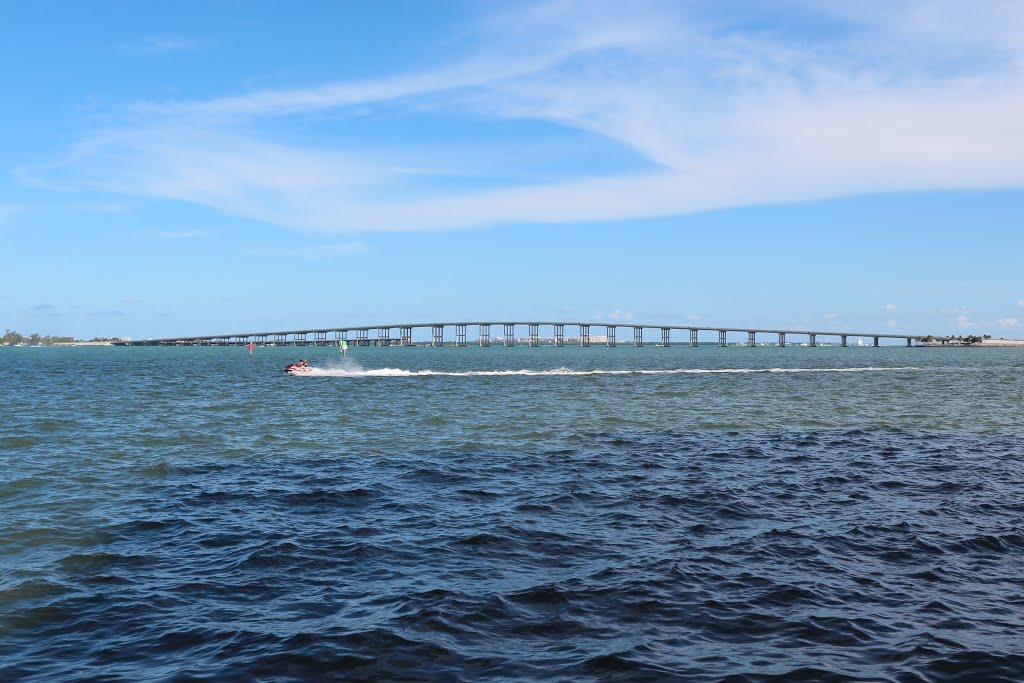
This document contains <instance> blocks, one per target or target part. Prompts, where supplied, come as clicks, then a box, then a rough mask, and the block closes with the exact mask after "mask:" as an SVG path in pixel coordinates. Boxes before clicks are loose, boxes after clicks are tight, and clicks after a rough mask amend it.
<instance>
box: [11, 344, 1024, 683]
mask: <svg viewBox="0 0 1024 683" xmlns="http://www.w3.org/2000/svg"><path fill="white" fill-rule="evenodd" d="M299 356H303V357H306V358H308V359H309V360H310V361H311V364H313V365H314V366H316V367H317V368H318V369H319V370H318V372H315V373H313V375H314V376H309V377H290V376H286V375H285V374H284V373H283V372H281V368H282V367H283V366H284V365H285V364H287V363H289V362H291V361H294V360H296V359H297V358H298V357H299ZM0 361H2V362H0V405H2V406H3V421H2V423H0V680H18V681H22V680H27V681H54V680H63V681H76V680H90V681H93V680H101V681H222V680H229V681H257V680H258V681H301V680H339V679H344V680H350V679H356V680H517V681H521V680H527V681H529V680H545V681H547V680H595V679H601V680H629V681H633V680H657V681H664V680H679V681H730V682H740V681H752V682H755V681H756V682H762V681H801V680H803V681H900V682H910V681H1014V682H1018V681H1021V680H1024V636H1022V634H1024V629H1022V624H1021V615H1022V614H1024V572H1022V570H1021V566H1024V466H1022V457H1024V417H1022V414H1024V400H1022V396H1024V353H1021V352H1019V351H1017V350H1014V349H991V350H989V349H958V350H953V349H906V348H884V347H883V348H879V349H871V348H868V349H858V348H847V349H841V348H829V347H824V348H816V349H811V348H799V347H790V348H785V349H779V348H760V347H759V348H738V347H730V348H725V349H719V348H709V347H702V348H698V349H690V348H686V347H673V348H669V349H664V348H654V347H645V348H642V349H633V348H629V347H619V348H617V349H606V348H601V347H594V348H590V349H579V348H562V349H555V348H550V347H545V348H539V349H529V348H524V347H517V348H514V349H502V348H491V349H478V348H468V349H454V348H444V349H427V348H404V349H403V348H382V349H375V348H359V349H351V350H350V353H349V358H348V359H347V360H343V359H341V358H340V357H339V355H338V353H337V350H336V349H325V348H319V349H312V348H303V349H294V348H292V349H289V348H260V349H257V350H256V352H255V357H254V358H253V359H252V360H250V359H249V358H248V357H247V352H246V351H245V350H244V349H240V348H231V349H217V348H167V349H164V348H64V349H32V348H6V349H0Z"/></svg>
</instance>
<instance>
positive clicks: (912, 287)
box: [0, 0, 1024, 338]
mask: <svg viewBox="0 0 1024 683" xmlns="http://www.w3.org/2000/svg"><path fill="white" fill-rule="evenodd" d="M974 4H975V3H962V2H954V1H950V2H942V1H929V2H913V1H908V2H901V3H890V2H871V1H868V2H859V3H846V2H839V1H838V0H793V1H790V2H775V3H754V2H750V3H720V2H711V1H707V2H681V1H680V2H676V1H670V2H637V3H617V2H608V3H602V2H596V1H587V2H575V1H572V0H566V1H561V2H541V3H535V4H534V3H526V2H523V3H499V2H456V1H448V2H439V3H431V2H412V1H411V0H410V1H409V2H379V3H355V2H322V3H305V4H304V5H301V6H295V5H288V6H286V5H282V4H281V3H270V2H242V1H237V2H233V1H220V2H175V3H129V2H103V1H102V0H101V1H99V2H93V3H78V2H70V1H69V2H47V1H45V0H43V1H41V2H36V3H12V2H8V3H3V4H0V131H2V133H0V142H2V144H0V255H2V256H0V264H2V266H3V274H4V277H3V278H2V284H0V328H3V327H9V328H13V329H16V330H18V331H21V332H22V333H28V332H33V331H38V332H40V333H44V334H66V335H75V336H78V337H80V338H89V337H93V336H113V335H123V336H131V337H135V338H141V337H159V336H169V335H178V334H181V335H185V334H207V333H210V334H213V333H223V332H231V331H247V330H254V329H294V328H303V327H329V326H343V325H361V324H364V325H365V324H375V323H391V322H396V323H397V322H406V321H409V322H414V321H425V320H431V319H447V320H453V319H480V318H485V319H502V318H505V319H530V318H533V319H567V320H592V321H602V320H603V321H616V322H621V323H627V322H629V321H639V322H649V323H665V324H682V325H689V324H693V325H699V324H707V325H736V326H767V327H781V326H786V327H795V328H817V329H835V330H855V331H863V330H868V331H875V330H877V331H893V332H900V333H903V332H906V333H909V334H925V333H933V334H949V333H956V334H981V333H987V334H992V335H993V336H996V337H1022V336H1024V329H1022V328H1024V268H1022V263H1024V229H1022V223H1024V220H1022V219H1024V162H1022V160H1024V30H1022V29H1021V27H1022V26H1024V5H1022V4H1021V3H1019V2H998V1H995V0H993V1H991V2H985V3H977V4H978V5H979V6H977V7H975V6H972V5H974ZM854 5H855V6H854Z"/></svg>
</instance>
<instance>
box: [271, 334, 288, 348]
mask: <svg viewBox="0 0 1024 683" xmlns="http://www.w3.org/2000/svg"><path fill="white" fill-rule="evenodd" d="M287 343H288V335H287V334H274V344H275V345H276V346H284V345H285V344H287Z"/></svg>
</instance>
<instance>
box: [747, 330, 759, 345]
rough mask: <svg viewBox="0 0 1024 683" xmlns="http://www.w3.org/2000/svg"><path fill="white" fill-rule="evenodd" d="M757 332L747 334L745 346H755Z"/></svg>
mask: <svg viewBox="0 0 1024 683" xmlns="http://www.w3.org/2000/svg"><path fill="white" fill-rule="evenodd" d="M756 336H757V332H747V346H757V340H756V339H755V337H756Z"/></svg>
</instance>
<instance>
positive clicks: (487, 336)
mask: <svg viewBox="0 0 1024 683" xmlns="http://www.w3.org/2000/svg"><path fill="white" fill-rule="evenodd" d="M477 338H478V339H479V340H480V346H481V347H485V346H490V345H491V326H490V325H486V324H484V323H480V325H479V326H478V327H477Z"/></svg>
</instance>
